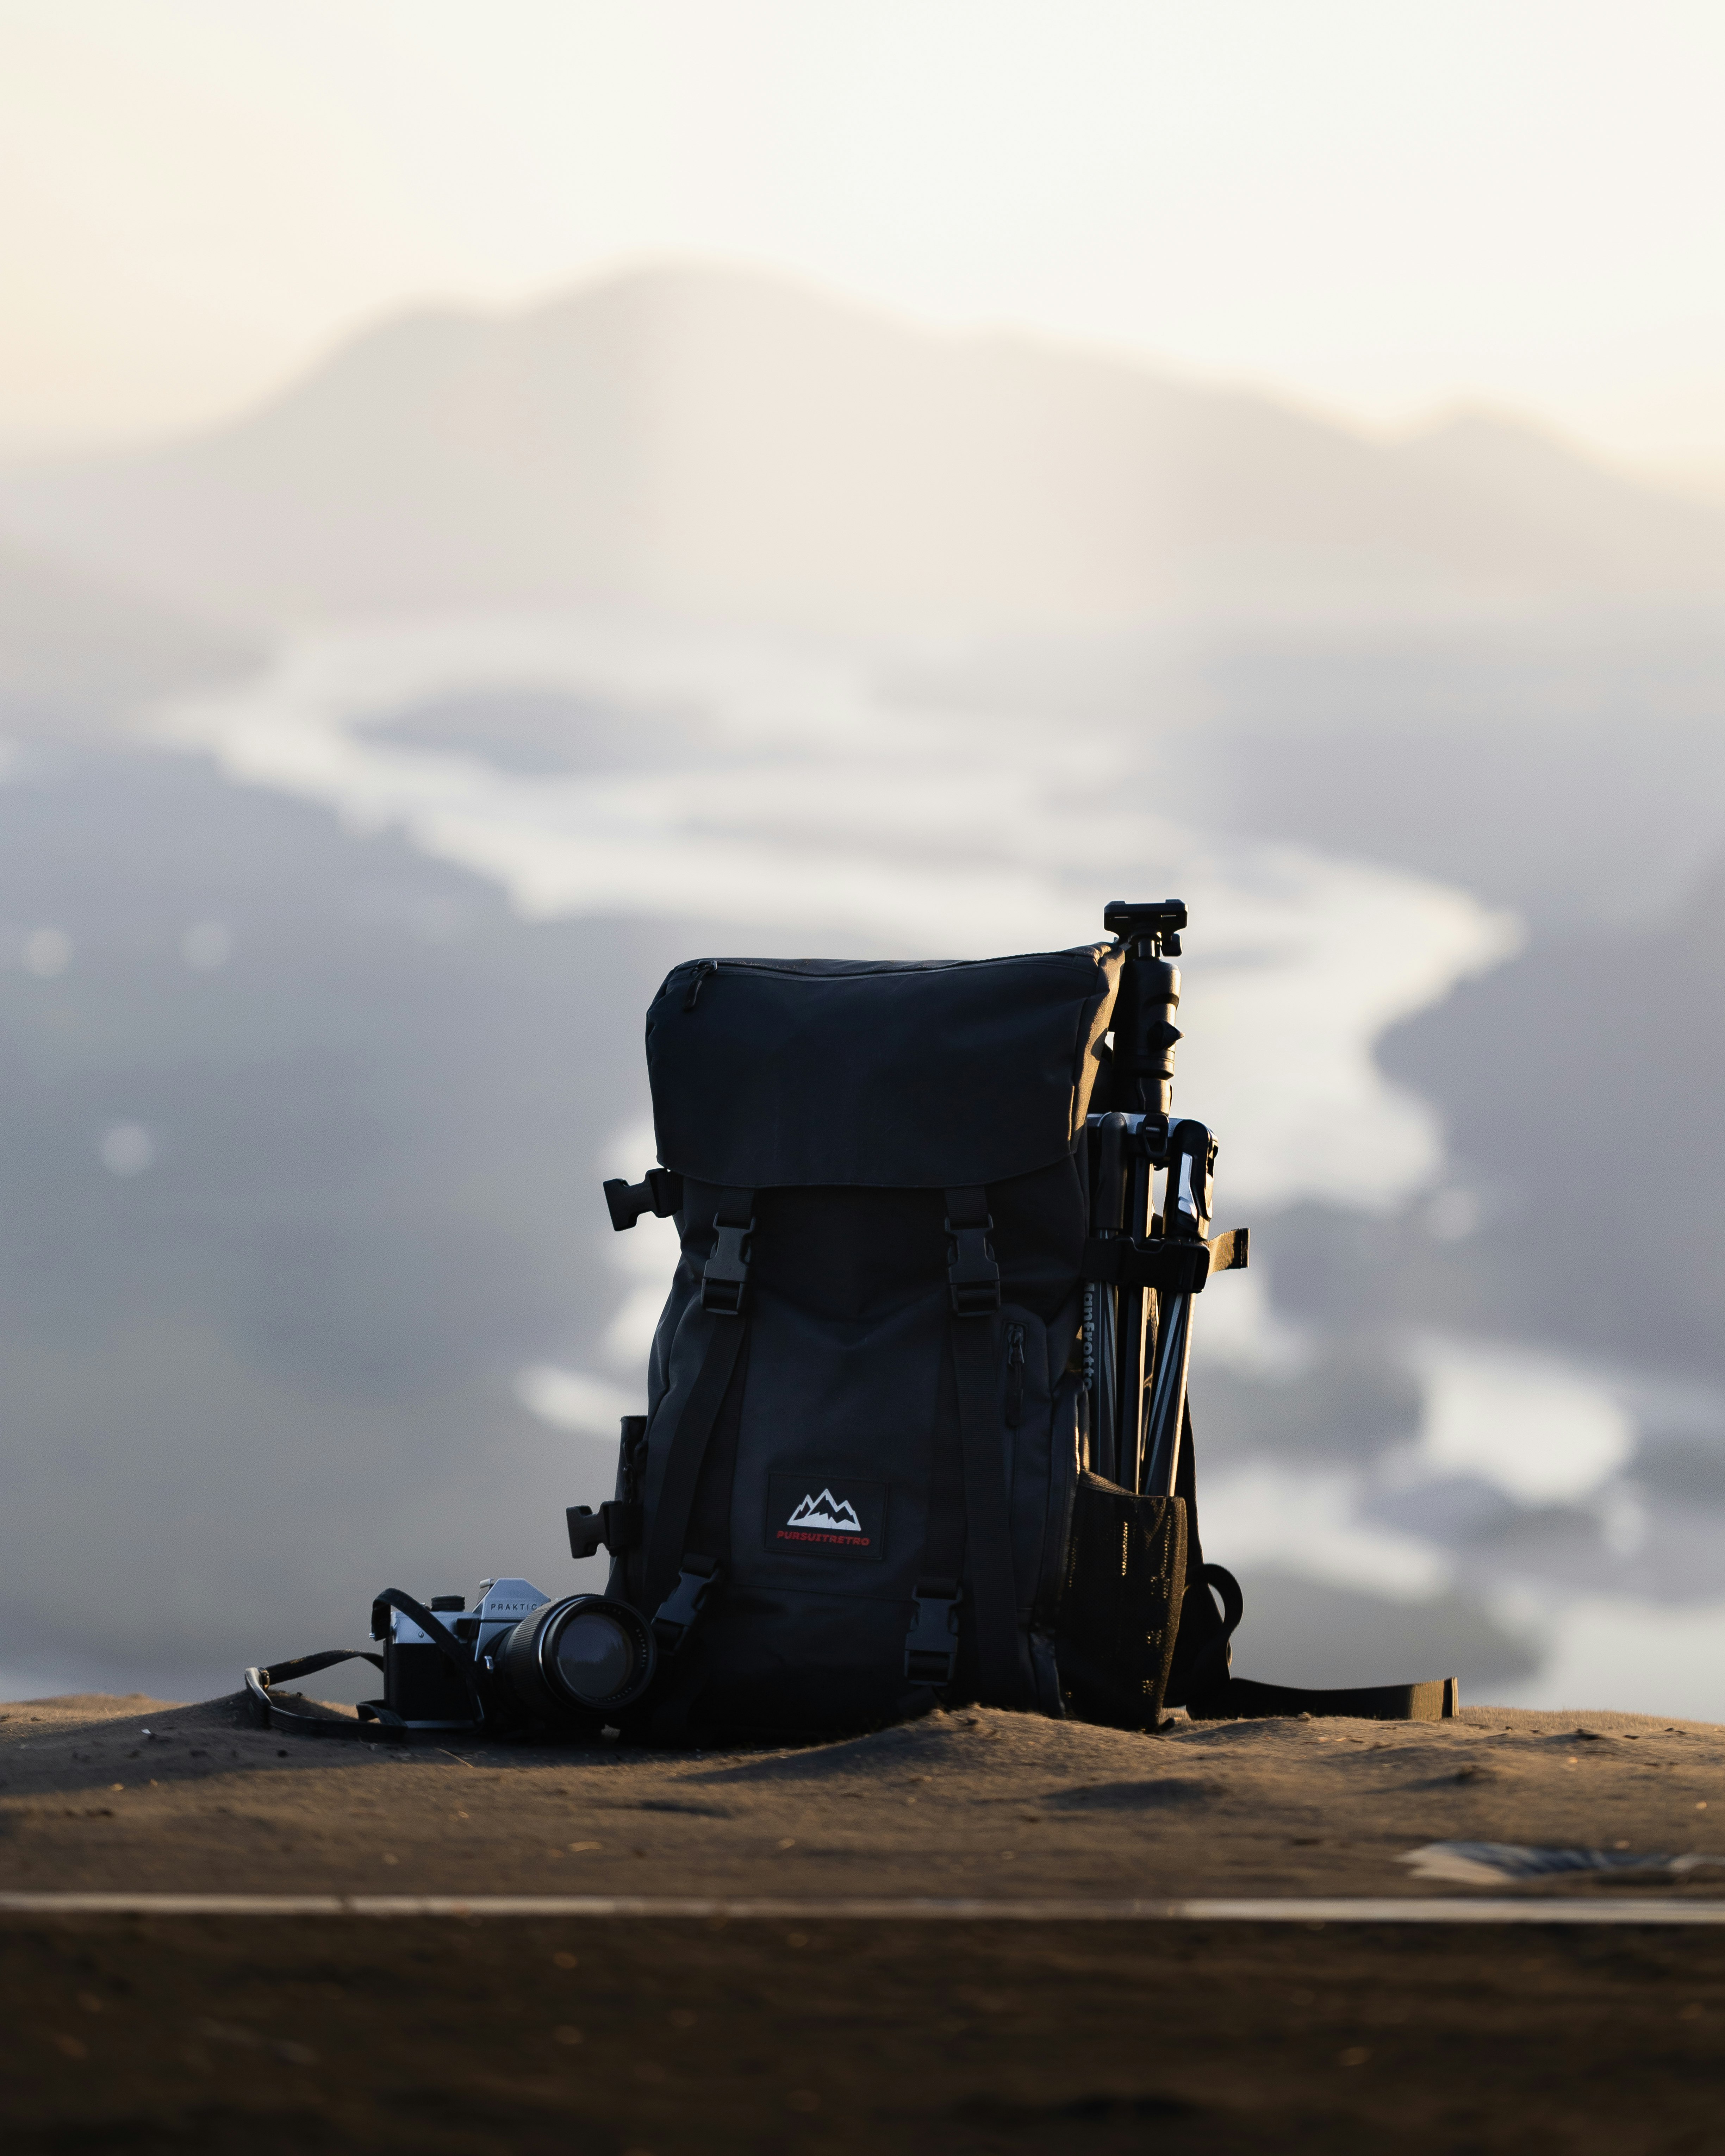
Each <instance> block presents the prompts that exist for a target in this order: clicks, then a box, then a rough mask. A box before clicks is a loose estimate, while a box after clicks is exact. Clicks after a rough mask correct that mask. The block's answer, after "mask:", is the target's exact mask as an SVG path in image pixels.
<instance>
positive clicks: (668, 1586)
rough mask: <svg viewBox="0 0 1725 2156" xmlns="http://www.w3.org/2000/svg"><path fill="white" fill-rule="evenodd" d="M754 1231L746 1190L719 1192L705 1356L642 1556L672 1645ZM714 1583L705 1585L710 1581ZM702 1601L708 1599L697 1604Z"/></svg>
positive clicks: (732, 1367)
mask: <svg viewBox="0 0 1725 2156" xmlns="http://www.w3.org/2000/svg"><path fill="white" fill-rule="evenodd" d="M754 1225H755V1193H754V1192H753V1191H752V1190H723V1191H721V1192H720V1193H719V1205H718V1210H717V1211H716V1214H714V1216H713V1229H714V1243H713V1252H712V1255H711V1257H710V1258H709V1259H708V1260H707V1261H706V1270H705V1271H704V1272H703V1273H702V1275H701V1310H702V1312H704V1313H705V1314H706V1318H707V1320H708V1322H709V1327H710V1329H709V1331H708V1334H707V1342H706V1353H705V1355H704V1356H703V1357H702V1358H701V1368H700V1370H699V1371H698V1372H697V1373H696V1378H695V1383H693V1385H691V1388H690V1389H689V1397H688V1399H686V1400H685V1401H684V1403H683V1412H682V1414H680V1416H679V1417H678V1419H677V1428H676V1435H675V1436H674V1437H673V1438H672V1440H671V1443H670V1455H669V1456H668V1458H667V1459H666V1460H665V1479H664V1481H662V1482H661V1484H660V1490H659V1502H658V1505H657V1507H655V1512H654V1516H653V1535H652V1539H651V1541H650V1543H649V1545H648V1549H647V1565H646V1578H645V1582H644V1594H643V1595H642V1598H641V1599H642V1606H643V1608H644V1609H646V1610H648V1611H651V1612H655V1613H659V1614H665V1615H666V1619H667V1623H671V1622H675V1623H676V1624H677V1625H678V1626H679V1629H678V1630H677V1632H676V1635H675V1640H674V1642H673V1644H674V1645H680V1642H681V1640H682V1637H683V1635H684V1631H685V1630H686V1629H687V1628H686V1625H685V1624H684V1622H683V1614H682V1611H681V1610H680V1609H679V1610H678V1611H676V1612H674V1613H667V1612H666V1611H665V1604H667V1603H668V1602H669V1601H670V1599H671V1598H672V1596H673V1595H674V1594H675V1591H676V1589H677V1587H678V1584H679V1581H680V1575H681V1573H682V1572H683V1570H684V1564H683V1559H684V1553H685V1551H686V1549H687V1548H688V1540H689V1526H690V1522H691V1519H692V1517H693V1516H694V1512H695V1496H696V1491H697V1490H698V1489H699V1487H700V1486H701V1463H702V1462H703V1461H704V1460H706V1452H707V1446H708V1445H709V1443H710V1442H711V1439H712V1435H713V1430H714V1428H715V1426H716V1424H717V1422H718V1419H719V1412H720V1409H721V1408H722V1407H723V1406H724V1404H725V1399H726V1394H728V1393H729V1391H730V1389H731V1381H732V1377H733V1376H734V1375H735V1373H736V1371H737V1360H738V1357H739V1355H740V1354H741V1353H742V1343H743V1337H744V1335H745V1333H746V1332H747V1330H748V1271H749V1258H750V1254H751V1245H750V1240H749V1239H750V1237H751V1235H752V1233H753V1231H754ZM711 1577H712V1575H711V1573H708V1574H707V1575H706V1578H708V1579H709V1580H711ZM705 1599H706V1597H705V1596H703V1597H701V1600H702V1601H704V1600H705Z"/></svg>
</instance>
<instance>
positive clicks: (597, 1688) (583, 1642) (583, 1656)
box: [552, 1609, 640, 1702]
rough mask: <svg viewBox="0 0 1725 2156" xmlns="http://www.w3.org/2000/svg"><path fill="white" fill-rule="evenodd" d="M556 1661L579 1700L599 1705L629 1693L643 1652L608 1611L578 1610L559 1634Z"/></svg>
mask: <svg viewBox="0 0 1725 2156" xmlns="http://www.w3.org/2000/svg"><path fill="white" fill-rule="evenodd" d="M639 1661H640V1650H639V1642H638V1641H637V1640H634V1639H632V1638H631V1637H630V1635H629V1631H628V1630H626V1629H625V1627H624V1626H623V1625H620V1624H619V1622H618V1621H617V1620H616V1618H615V1617H614V1616H613V1615H612V1614H610V1612H609V1611H608V1610H605V1609H578V1610H577V1611H576V1612H575V1614H574V1615H573V1616H572V1617H571V1618H570V1620H569V1621H568V1622H567V1624H566V1625H564V1626H563V1627H562V1630H560V1631H559V1632H558V1634H557V1645H555V1646H554V1647H553V1648H552V1663H553V1665H554V1666H555V1667H556V1670H557V1677H558V1680H559V1681H560V1682H562V1684H563V1685H564V1686H567V1689H568V1690H569V1691H571V1692H572V1693H573V1695H574V1696H575V1697H576V1698H577V1699H579V1700H592V1701H593V1702H601V1701H603V1700H608V1699H614V1698H615V1697H616V1696H617V1695H618V1694H619V1692H624V1691H628V1690H629V1686H630V1683H631V1681H632V1680H633V1679H634V1676H635V1673H636V1670H637V1667H638V1666H639Z"/></svg>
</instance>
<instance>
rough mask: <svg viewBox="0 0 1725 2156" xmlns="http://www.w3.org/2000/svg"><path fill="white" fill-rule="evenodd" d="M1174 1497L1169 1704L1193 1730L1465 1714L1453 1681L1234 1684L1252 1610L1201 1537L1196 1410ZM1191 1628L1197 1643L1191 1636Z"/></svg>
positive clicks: (1186, 1431) (1185, 1434)
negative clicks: (1177, 1613)
mask: <svg viewBox="0 0 1725 2156" xmlns="http://www.w3.org/2000/svg"><path fill="white" fill-rule="evenodd" d="M1174 1495H1175V1496H1177V1497H1182V1498H1183V1499H1184V1500H1185V1504H1186V1580H1187V1586H1186V1599H1185V1601H1184V1603H1183V1605H1182V1609H1181V1633H1182V1635H1183V1636H1181V1637H1180V1638H1178V1639H1177V1640H1176V1641H1175V1645H1174V1655H1175V1666H1176V1671H1177V1674H1178V1698H1175V1697H1174V1696H1173V1695H1174V1692H1175V1689H1176V1688H1175V1686H1174V1685H1173V1683H1170V1686H1169V1688H1168V1689H1169V1704H1170V1705H1176V1706H1177V1705H1180V1704H1183V1705H1184V1707H1185V1709H1186V1712H1187V1713H1188V1714H1189V1715H1190V1716H1191V1717H1192V1719H1193V1720H1194V1722H1231V1721H1236V1720H1237V1721H1247V1720H1253V1719H1255V1718H1257V1717H1268V1716H1272V1715H1301V1714H1309V1715H1312V1717H1326V1716H1330V1715H1341V1716H1344V1717H1346V1716H1354V1717H1358V1719H1359V1720H1361V1721H1363V1722H1448V1721H1451V1720H1453V1719H1454V1717H1455V1713H1456V1711H1457V1709H1458V1708H1459V1707H1460V1706H1461V1691H1460V1687H1459V1686H1457V1684H1456V1681H1455V1678H1454V1677H1434V1678H1431V1679H1429V1680H1427V1681H1425V1682H1423V1683H1420V1684H1405V1685H1363V1686H1343V1687H1340V1688H1335V1687H1311V1686H1305V1685H1272V1684H1260V1683H1259V1682H1258V1681H1257V1680H1256V1679H1255V1678H1253V1677H1237V1676H1233V1675H1232V1674H1231V1673H1230V1670H1229V1667H1228V1643H1229V1641H1230V1639H1231V1638H1232V1636H1233V1634H1234V1630H1235V1627H1236V1626H1237V1625H1238V1624H1239V1623H1240V1617H1241V1614H1242V1613H1243V1611H1244V1609H1245V1597H1244V1596H1243V1595H1242V1594H1241V1593H1240V1583H1239V1581H1238V1580H1237V1579H1235V1577H1234V1574H1233V1573H1231V1572H1230V1571H1228V1570H1227V1569H1226V1568H1224V1566H1222V1565H1219V1564H1206V1563H1204V1545H1203V1543H1201V1542H1200V1541H1199V1535H1198V1466H1197V1458H1196V1455H1195V1452H1194V1447H1193V1442H1192V1409H1191V1404H1190V1403H1188V1404H1187V1408H1186V1415H1185V1422H1184V1424H1183V1430H1182V1433H1181V1440H1180V1458H1179V1462H1178V1466H1176V1468H1175V1470H1174ZM1212 1589H1214V1592H1215V1593H1216V1594H1219V1595H1220V1596H1221V1598H1222V1613H1221V1614H1220V1616H1218V1615H1217V1614H1216V1605H1215V1604H1214V1601H1213V1600H1212V1599H1211V1591H1212ZM1188 1626H1190V1627H1191V1631H1192V1636H1190V1637H1188V1636H1185V1635H1186V1632H1187V1628H1188Z"/></svg>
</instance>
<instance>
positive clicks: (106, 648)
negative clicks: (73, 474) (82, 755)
mask: <svg viewBox="0 0 1725 2156" xmlns="http://www.w3.org/2000/svg"><path fill="white" fill-rule="evenodd" d="M254 657H255V653H254V651H253V649H252V648H251V646H250V644H249V640H248V639H244V637H242V636H239V635H236V634H234V633H233V632H232V631H230V630H225V629H220V630H218V629H212V628H210V627H208V625H207V624H200V623H199V622H198V621H197V619H195V618H192V619H188V618H187V617H186V616H185V615H182V614H180V613H175V612H172V611H171V610H169V609H167V608H163V607H161V606H159V605H157V604H156V603H152V602H151V601H147V600H141V599H138V598H134V597H132V596H131V595H130V594H127V593H123V592H117V591H115V590H112V589H110V588H107V587H105V585H103V584H101V583H98V582H95V581H93V580H91V579H90V578H88V577H83V576H80V575H79V574H77V573H75V572H74V573H70V574H69V573H67V572H64V571H62V570H60V569H58V568H54V567H49V566H47V565H46V564H45V563H44V562H40V561H37V560H34V559H33V558H32V557H29V556H28V555H26V554H20V553H17V552H12V551H10V550H8V549H5V548H0V734H13V735H26V736H39V735H43V734H49V735H64V734H67V733H79V732H83V731H87V730H88V729H89V728H90V727H91V726H95V725H100V724H101V723H104V722H105V721H106V720H107V718H108V717H109V716H110V715H111V714H113V713H114V712H115V711H118V710H123V709H125V708H126V707H128V706H132V705H135V704H136V703H139V702H140V701H142V700H144V699H145V698H147V697H149V696H155V695H157V694H160V693H161V692H162V691H163V690H167V689H170V688H179V687H182V686H185V685H188V684H190V683H193V682H195V681H198V680H203V679H205V678H206V677H208V675H212V674H215V673H218V672H223V671H225V670H228V668H230V667H233V666H235V665H240V664H243V663H244V662H246V661H247V660H250V659H253V658H254Z"/></svg>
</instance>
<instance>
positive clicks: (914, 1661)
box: [905, 1579, 964, 1686]
mask: <svg viewBox="0 0 1725 2156" xmlns="http://www.w3.org/2000/svg"><path fill="white" fill-rule="evenodd" d="M963 1599H964V1589H963V1588H962V1587H961V1586H960V1585H959V1584H958V1582H957V1580H956V1579H919V1580H918V1581H917V1582H916V1593H915V1594H913V1595H912V1596H911V1600H912V1601H913V1602H914V1603H915V1604H916V1615H915V1617H914V1618H912V1620H911V1630H910V1632H909V1634H908V1635H907V1636H906V1640H905V1675H906V1676H907V1677H908V1678H910V1680H911V1682H912V1683H913V1684H926V1685H935V1686H942V1685H949V1684H951V1682H952V1670H953V1666H954V1665H955V1664H956V1663H957V1660H958V1604H960V1603H961V1602H962V1601H963Z"/></svg>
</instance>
